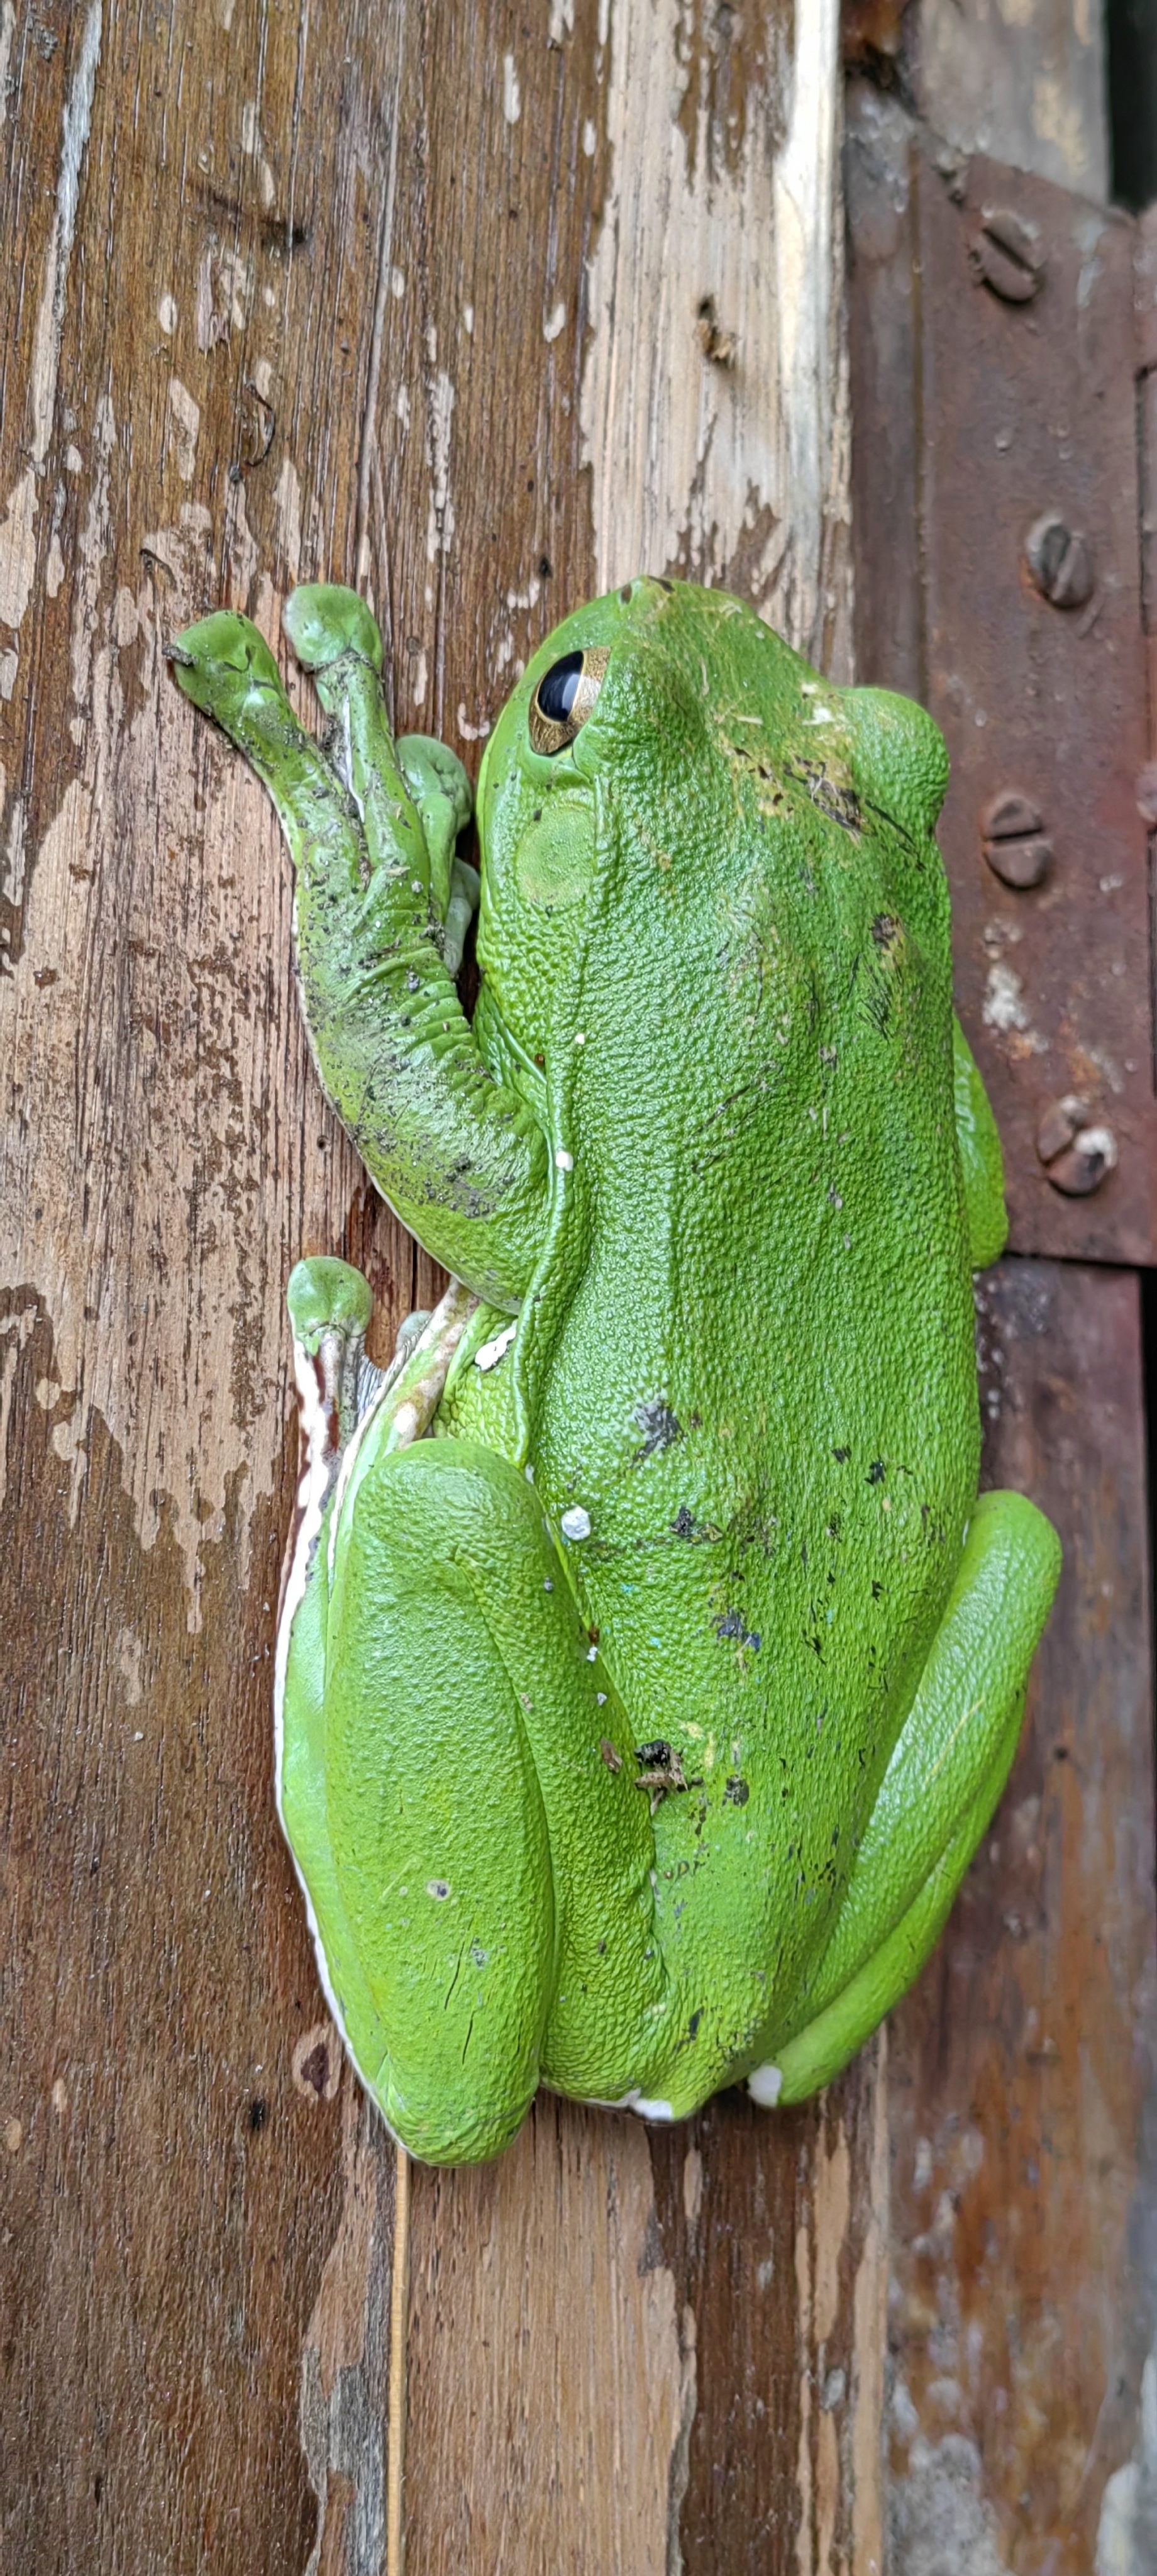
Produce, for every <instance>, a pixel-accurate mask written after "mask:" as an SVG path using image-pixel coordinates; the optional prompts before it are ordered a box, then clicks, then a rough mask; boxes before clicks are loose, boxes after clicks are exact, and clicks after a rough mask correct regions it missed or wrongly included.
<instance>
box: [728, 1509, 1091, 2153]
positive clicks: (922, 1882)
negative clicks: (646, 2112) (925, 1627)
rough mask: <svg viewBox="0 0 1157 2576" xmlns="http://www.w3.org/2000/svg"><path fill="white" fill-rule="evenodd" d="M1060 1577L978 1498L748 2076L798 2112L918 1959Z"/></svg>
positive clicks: (989, 1798) (971, 1844)
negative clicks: (798, 2012) (783, 2000)
mask: <svg viewBox="0 0 1157 2576" xmlns="http://www.w3.org/2000/svg"><path fill="white" fill-rule="evenodd" d="M1059 1570H1060V1545H1059V1542H1058V1539H1057V1536H1056V1532H1055V1530H1053V1528H1052V1527H1051V1525H1050V1523H1049V1522H1048V1521H1046V1519H1045V1518H1044V1515H1043V1513H1041V1512H1038V1511H1037V1509H1036V1507H1035V1505H1034V1504H1032V1503H1030V1502H1028V1501H1026V1500H1025V1498H1024V1496H1023V1495H1021V1494H983V1495H982V1496H981V1498H980V1500H979V1502H978V1503H977V1505H976V1509H975V1512H974V1514H973V1517H972V1522H971V1525H970V1527H969V1531H968V1536H967V1539H966V1541H965V1544H964V1548H963V1551H962V1554H961V1561H960V1566H959V1569H958V1572H957V1576H956V1581H955V1583H954V1585H953V1589H952V1592H951V1595H950V1597H949V1601H948V1606H947V1609H946V1611H945V1614H944V1618H943V1620H942V1621H941V1625H940V1628H939V1630H938V1632H937V1635H936V1637H935V1639H934V1641H933V1645H932V1650H931V1653H930V1655H929V1658H928V1662H927V1664H926V1666H925V1669H924V1672H923V1675H922V1677H921V1681H920V1686H919V1689H918V1691H917V1693H916V1697H915V1700H914V1702H913V1705H912V1709H911V1711H910V1713H909V1716H908V1718H907V1720H906V1721H905V1724H904V1727H903V1729H902V1731H901V1734H900V1737H899V1740H898V1742H897V1744H896V1746H895V1749H894V1751H893V1753H892V1758H891V1760H890V1762H889V1764H888V1768H887V1770H886V1772H885V1774H884V1778H883V1781H882V1783H881V1786H880V1789H879V1792H878V1795H877V1798H876V1803H875V1806H874V1807H873V1810H872V1813H871V1816H870V1817H869V1820H868V1824H867V1827H866V1829H865V1832H864V1835H863V1838H862V1840H861V1842H860V1846H859V1849H858V1851H857V1854H856V1858H855V1862H854V1865H853V1869H852V1874H851V1877H850V1879H849V1882H848V1886H847V1891H846V1894H845V1897H844V1902H843V1907H842V1910H841V1912H840V1913H839V1915H838V1917H837V1920H836V1926H835V1930H834V1932H833V1934H832V1937H831V1940H830V1941H829V1943H828V1946H827V1949H826V1951H825V1952H824V1953H823V1955H822V1957H821V1959H820V1961H819V1965H818V1968H817V1971H816V1973H815V1976H814V1977H813V1979H812V1983H811V1986H810V1989H809V1992H808V1995H807V1998H806V2021H804V2023H803V2025H802V2027H801V2026H800V2024H799V2023H798V2022H797V2024H796V2026H795V2027H794V2028H789V2029H788V2030H787V2031H786V2032H784V2033H782V2034H778V2035H776V2036H775V2037H774V2038H773V2040H772V2042H771V2045H770V2046H769V2051H768V2058H769V2062H768V2063H767V2064H765V2065H762V2066H760V2067H758V2068H757V2069H756V2070H755V2072H754V2074H753V2075H752V2076H751V2077H750V2078H749V2088H750V2090H751V2092H752V2093H753V2094H754V2095H755V2098H756V2100H757V2101H762V2102H767V2103H771V2102H785V2103H786V2102H799V2101H802V2100H803V2099H804V2098H805V2097H806V2095H808V2094H809V2093H814V2092H816V2091H817V2090H818V2088H819V2087H820V2085H822V2084H826V2083H828V2082H829V2081H830V2079H831V2077H832V2076H833V2075H835V2074H837V2073H838V2072H839V2069H840V2067H841V2066H844V2065H846V2064H847V2061H848V2059H849V2058H850V2057H852V2056H854V2055H855V2052H856V2050H857V2049H858V2048H860V2047H861V2046H862V2044H863V2042H864V2040H865V2039H867V2037H868V2036H869V2034H870V2032H871V2031H873V2030H874V2029H875V2028H876V2025H877V2023H878V2022H879V2021H881V2020H882V2018H883V2016H884V2014H885V2013H886V2012H889V2011H890V2010H891V2008H892V2006H893V2004H894V2003H896V2002H897V2001H898V1999H899V1997H900V1996H901V1995H902V1994H903V1993H904V1992H905V1991H906V1989H907V1987H908V1986H910V1985H911V1983H912V1980H913V1978H914V1977H915V1976H916V1975H917V1974H918V1971H919V1970H920V1968H921V1967H922V1966H923V1963H924V1961H925V1959H926V1958H927V1957H928V1956H929V1953H930V1952H931V1950H932V1948H933V1947H934V1944H935V1942H936V1940H937V1939H938V1937H939V1934H940V1931H941V1929H942V1927H943V1925H944V1922H945V1920H946V1918H947V1915H948V1912H949V1909H950V1907H951V1904H952V1900H953V1898H954V1896H955V1894H956V1891H957V1888H958V1887H959V1885H960V1881H961V1879H962V1878H963V1876H964V1872H965V1870H966V1869H967V1867H968V1864H969V1861H970V1860H971V1858H972V1855H973V1853H974V1851H975V1850H976V1846H977V1844H978V1842H979V1841H980V1838H981V1835H982V1834H983V1832H984V1830H985V1827H986V1826H987V1824H988V1822H989V1819H990V1817H991V1815H992V1812H993V1809H994V1807H995V1805H996V1802H997V1799H998V1798H999V1796H1000V1793H1001V1790H1002V1789H1003V1787H1004V1783H1005V1780H1006V1778H1007V1776H1008V1771H1009V1767H1010V1764H1011V1762H1012V1757H1013V1754H1014V1753H1015V1751H1016V1746H1017V1741H1018V1738H1019V1735H1020V1728H1021V1719H1022V1716H1023V1713H1024V1695H1025V1688H1026V1685H1027V1681H1028V1672H1029V1666H1030V1664H1031V1662H1032V1658H1033V1655H1034V1653H1035V1651H1036V1647H1037V1643H1038V1641H1039V1638H1040V1634H1041V1631H1042V1629H1043V1627H1044V1624H1045V1620H1046V1619H1047V1617H1048V1613H1049V1609H1050V1606H1051V1603H1052V1597H1053V1593H1054V1591H1055V1589H1056V1582H1057V1576H1058V1573H1059Z"/></svg>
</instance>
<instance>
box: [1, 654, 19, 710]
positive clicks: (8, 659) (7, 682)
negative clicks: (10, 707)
mask: <svg viewBox="0 0 1157 2576" xmlns="http://www.w3.org/2000/svg"><path fill="white" fill-rule="evenodd" d="M19 669H20V655H19V653H18V652H17V650H16V647H15V645H14V644H13V645H12V646H11V647H10V649H9V650H8V652H7V653H0V698H2V699H3V701H4V704H5V705H7V703H8V700H9V698H10V697H11V695H12V692H13V689H14V688H15V686H16V675H17V672H18V671H19Z"/></svg>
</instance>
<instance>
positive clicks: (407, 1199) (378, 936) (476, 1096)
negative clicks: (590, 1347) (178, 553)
mask: <svg viewBox="0 0 1157 2576" xmlns="http://www.w3.org/2000/svg"><path fill="white" fill-rule="evenodd" d="M347 658H349V657H347ZM173 660H174V662H175V665H176V671H177V677H178V680H179V681H180V684H181V686H182V688H183V689H184V690H185V693H186V695H187V696H189V697H191V698H192V699H193V702H194V704H195V705H197V706H199V707H201V708H203V709H204V711H205V712H206V713H207V714H210V715H212V716H214V717H215V718H216V720H217V722H218V723H219V724H220V725H221V726H222V728H223V730H224V731H225V732H226V733H227V734H228V735H229V736H230V738H231V740H232V741H233V742H235V743H236V745H237V747H238V749H239V750H240V751H242V752H244V754H245V756H246V758H247V759H248V760H249V761H250V762H251V764H252V766H253V768H254V769H255V770H256V772H257V774H258V776H259V777H260V778H261V780H262V782H263V784H264V785H265V786H266V788H267V789H268V791H269V794H270V796H271V797H272V799H273V802H274V804H275V805H276V807H277V811H278V814H279V816H280V818H281V823H282V828H283V830H284V832H285V836H286V839H287V841H288V843H289V847H290V850H291V853H292V856H293V861H294V866H295V869H296V873H297V893H296V904H295V926H296V935H297V954H298V966H299V971H300V977H301V988H302V999H303V1004H304V1009H305V1015H306V1021H307V1024H308V1028H309V1034H310V1041H311V1044H312V1047H313V1052H314V1056H315V1060H316V1063H317V1066H318V1071H319V1073H320V1075H321V1079H322V1082H323V1083H324V1085H325V1088H326V1091H327V1092H328V1094H329V1097H330V1099H331V1100H332V1102H333V1104H334V1107H335V1109H336V1110H337V1112H338V1115H339V1117H340V1118H341V1120H342V1123H343V1125H344V1126H345V1127H346V1128H347V1129H348V1131H349V1134H350V1135H351V1137H352V1138H353V1141H354V1143H355V1145H356V1146H357V1148H358V1151H359V1153H360V1154H361V1155H362V1158H363V1160H364V1161H365V1163H366V1165H367V1168H368V1169H369V1171H370V1172H371V1174H372V1176H373V1178H374V1180H375V1181H376V1182H377V1184H378V1187H379V1188H380V1189H381V1190H382V1192H383V1194H384V1195H385V1196H386V1197H387V1198H388V1199H389V1201H390V1203H391V1205H392V1206H393V1207H395V1208H396V1209H397V1212H398V1214H399V1216H400V1217H401V1218H402V1221H403V1223H404V1224H406V1225H407V1226H408V1227H409V1228H410V1230H411V1231H412V1232H413V1233H414V1234H416V1235H417V1236H418V1238H419V1240H420V1241H421V1242H422V1243H423V1244H425V1246H426V1248H427V1250H428V1251H429V1252H431V1253H432V1254H433V1256H434V1258H435V1259H436V1260H439V1261H442V1262H444V1263H445V1264H446V1267H447V1268H448V1269H450V1270H451V1271H453V1273H454V1275H455V1276H456V1277H457V1278H460V1279H463V1280H465V1281H466V1283H467V1284H468V1286H470V1287H472V1288H473V1289H475V1290H476V1291H477V1293H478V1294H479V1296H481V1297H483V1298H485V1300H486V1301H487V1302H488V1303H489V1304H492V1305H496V1306H501V1307H505V1308H507V1309H508V1310H510V1309H514V1308H516V1307H517V1306H518V1305H519V1303H520V1301H521V1299H522V1296H523V1295H524V1293H525V1290H526V1287H527V1284H528V1282H529V1279H530V1275H531V1272H532V1270H533V1268H534V1264H535V1261H536V1259H537V1257H538V1253H539V1250H540V1246H541V1241H542V1234H543V1228H544V1224H545V1211H546V1196H547V1153H546V1144H545V1140H544V1138H543V1135H542V1132H541V1129H540V1128H539V1127H538V1126H537V1124H536V1122H535V1121H534V1119H533V1118H532V1116H531V1114H530V1112H529V1111H528V1110H527V1109H525V1108H524V1106H523V1104H522V1103H521V1102H520V1101H519V1099H518V1098H517V1096H516V1094H515V1093H513V1092H512V1091H509V1090H507V1089H505V1088H504V1087H503V1086H501V1085H500V1084H498V1083H496V1082H495V1081H494V1080H493V1079H492V1077H491V1076H490V1074H489V1073H488V1072H487V1070H486V1067H485V1066H484V1064H483V1063H482V1060H481V1058H480V1056H479V1055H478V1052H477V1049H476V1047H475V1044H474V1040H473V1037H472V1034H471V1030H470V1026H469V1023H468V1021H467V1019H466V1017H465V1014H464V1012H463V1010H462V1006H461V1003H460V1002H459V999H458V995H457V993H456V991H455V988H454V985H453V983H452V981H451V978H450V976H449V975H448V973H447V971H446V968H445V965H444V963H443V960H442V957H441V954H440V951H439V947H438V942H437V927H438V925H437V922H436V918H435V914H434V909H433V907H432V904H431V895H430V886H429V864H428V858H427V852H426V846H425V841H424V838H423V834H422V830H421V824H420V821H419V818H418V815H417V813H416V810H415V808H414V806H413V803H412V801H411V799H410V797H409V795H408V792H407V790H406V786H405V782H404V780H403V778H402V775H401V772H400V770H399V769H398V768H397V766H396V764H395V763H394V761H393V759H392V745H391V744H390V743H389V736H388V733H387V732H386V730H385V725H384V717H383V719H382V724H381V736H380V738H376V739H375V740H374V742H373V745H372V754H373V759H372V762H371V765H370V767H367V750H368V748H370V746H368V745H367V741H366V739H365V721H364V719H365V706H364V702H363V701H364V695H365V693H364V691H361V690H360V677H361V675H360V674H359V673H358V672H355V673H354V674H353V677H354V680H355V682H358V683H359V685H358V686H355V687H353V688H349V687H346V688H345V689H344V691H343V692H342V698H343V707H344V708H345V709H348V713H349V727H348V730H347V732H346V741H345V749H346V756H347V759H348V760H349V763H350V772H351V775H350V782H349V787H350V792H347V789H346V787H345V786H343V784H342V782H341V780H340V779H339V777H338V776H336V775H335V772H334V770H333V769H332V768H331V766H330V764H329V762H328V761H327V760H326V758H325V757H324V755H323V753H322V751H321V749H320V747H319V746H318V744H317V743H316V742H315V741H314V740H313V738H312V736H311V735H309V734H308V733H306V732H305V731H304V730H303V728H302V727H301V725H299V723H298V722H297V719H296V717H295V715H294V713H293V710H292V708H291V707H290V705H289V702H288V700H287V698H286V696H285V693H284V690H283V688H282V685H281V680H280V677H279V674H278V670H277V666H276V663H275V662H274V660H273V657H272V654H271V653H270V652H269V650H268V647H267V646H266V645H265V643H264V641H263V639H262V638H261V636H260V635H259V634H258V632H257V630H256V628H255V627H253V626H251V625H250V624H249V621H248V620H247V619H245V618H241V617H234V616H228V615H219V616H216V617H209V618H206V619H204V620H203V621H202V623H201V624H200V625H198V626H193V627H190V628H188V629H187V631H186V632H185V634H184V635H183V636H181V637H180V638H179V639H178V642H177V645H176V647H175V648H174V652H173ZM366 676H367V677H370V678H372V677H373V675H372V674H366ZM374 686H375V688H376V680H375V681H374ZM326 694H327V695H333V694H334V692H333V691H332V690H327V691H326ZM378 703H379V705H380V699H379V701H378ZM355 730H357V731H358V733H359V740H358V744H357V745H356V747H355V744H354V741H353V735H354V731H355ZM341 749H342V745H341V743H340V742H339V745H338V750H339V756H340V753H341ZM379 752H380V753H381V765H380V766H378V765H377V758H378V754H379ZM371 768H372V775H371ZM359 803H360V806H361V816H360V817H359V812H358V810H357V808H358V805H359Z"/></svg>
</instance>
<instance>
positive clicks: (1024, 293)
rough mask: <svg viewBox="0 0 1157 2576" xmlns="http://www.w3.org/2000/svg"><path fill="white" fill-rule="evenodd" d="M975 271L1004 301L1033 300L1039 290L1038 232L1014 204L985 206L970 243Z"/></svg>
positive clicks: (1041, 254) (1041, 260) (1041, 263)
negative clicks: (1017, 211) (1016, 211)
mask: <svg viewBox="0 0 1157 2576" xmlns="http://www.w3.org/2000/svg"><path fill="white" fill-rule="evenodd" d="M968 256H969V259H970V260H971V262H972V270H973V275H974V276H975V277H976V279H977V282H978V283H979V284H981V285H984V286H987V287H990V288H991V290H992V293H993V294H994V295H998V296H999V297H1000V300H1001V303H1002V304H1031V302H1032V299H1033V297H1034V295H1036V294H1038V293H1039V291H1040V284H1041V278H1042V276H1043V273H1044V252H1043V251H1042V249H1041V247H1040V243H1039V241H1038V240H1037V237H1036V234H1035V232H1033V231H1032V229H1031V228H1030V226H1029V225H1028V224H1026V223H1025V222H1024V221H1023V219H1022V217H1021V216H1020V215H1015V214H1014V213H1013V211H1012V208H1011V206H986V207H985V209H984V212H983V214H982V215H981V218H980V230H979V232H977V233H975V234H974V235H973V238H972V240H971V242H970V243H969V246H968Z"/></svg>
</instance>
